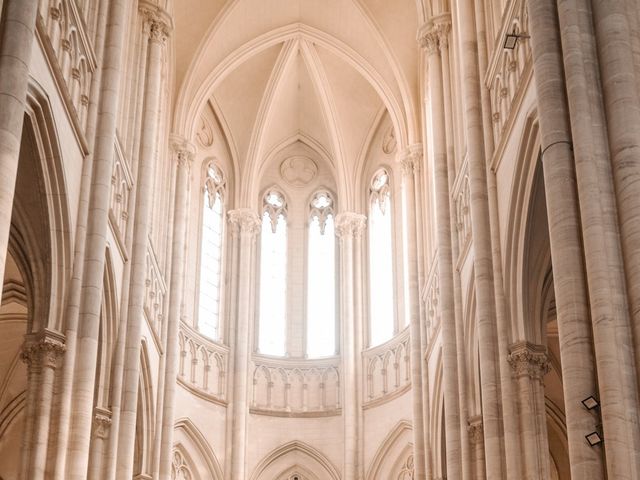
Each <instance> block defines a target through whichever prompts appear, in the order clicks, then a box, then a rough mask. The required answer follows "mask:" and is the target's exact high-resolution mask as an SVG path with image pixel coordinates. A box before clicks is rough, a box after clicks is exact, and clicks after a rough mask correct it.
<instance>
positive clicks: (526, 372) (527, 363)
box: [507, 341, 551, 381]
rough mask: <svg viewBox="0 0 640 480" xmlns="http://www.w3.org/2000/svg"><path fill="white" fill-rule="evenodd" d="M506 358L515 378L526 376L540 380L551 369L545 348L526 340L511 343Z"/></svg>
mask: <svg viewBox="0 0 640 480" xmlns="http://www.w3.org/2000/svg"><path fill="white" fill-rule="evenodd" d="M510 351H511V353H510V354H509V357H508V358H507V360H508V362H509V365H510V366H511V369H512V371H513V374H514V376H515V377H516V378H520V377H523V376H528V377H529V378H531V379H532V380H538V381H542V379H543V378H544V376H545V375H546V374H547V373H549V370H551V365H550V363H549V359H548V357H547V348H546V347H545V346H543V345H535V344H533V343H529V342H526V341H523V342H517V343H514V344H513V345H511V347H510Z"/></svg>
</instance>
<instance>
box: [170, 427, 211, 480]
mask: <svg viewBox="0 0 640 480" xmlns="http://www.w3.org/2000/svg"><path fill="white" fill-rule="evenodd" d="M174 430H175V433H176V435H174V438H175V444H174V448H180V447H181V448H182V451H185V450H186V451H188V452H189V458H190V459H191V465H192V466H193V468H194V470H197V473H198V475H199V476H200V479H201V480H205V479H206V480H209V479H211V480H222V479H223V475H222V467H221V466H220V462H219V461H218V459H217V457H216V455H215V453H214V451H213V449H212V448H211V446H210V445H209V443H208V442H207V440H206V438H205V436H204V435H203V434H202V432H200V430H199V429H198V427H196V425H195V424H194V423H193V422H192V421H191V420H190V419H188V418H181V419H178V420H177V421H176V422H175V426H174Z"/></svg>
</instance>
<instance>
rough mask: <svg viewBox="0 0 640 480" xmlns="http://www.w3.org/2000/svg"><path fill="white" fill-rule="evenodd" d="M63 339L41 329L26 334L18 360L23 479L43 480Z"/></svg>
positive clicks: (56, 334)
mask: <svg viewBox="0 0 640 480" xmlns="http://www.w3.org/2000/svg"><path fill="white" fill-rule="evenodd" d="M64 352H65V346H64V337H62V336H61V335H60V334H58V333H56V332H53V331H50V330H43V331H41V332H39V333H37V334H32V335H27V338H26V340H25V345H24V347H23V351H22V359H23V360H24V362H25V363H26V364H27V401H26V403H27V407H26V415H25V419H26V424H25V430H24V435H23V438H22V442H23V446H22V472H23V478H25V479H27V478H28V479H29V480H39V479H44V478H45V465H46V459H47V446H48V441H49V427H50V423H51V408H52V403H53V383H54V379H55V370H56V367H57V365H58V359H59V358H60V357H61V356H62V354H64Z"/></svg>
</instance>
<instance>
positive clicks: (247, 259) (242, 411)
mask: <svg viewBox="0 0 640 480" xmlns="http://www.w3.org/2000/svg"><path fill="white" fill-rule="evenodd" d="M229 223H230V225H231V233H232V235H233V238H234V243H235V242H238V240H239V243H240V246H239V255H238V265H237V268H236V269H235V272H236V273H235V275H236V276H237V278H238V287H237V297H236V299H235V302H236V334H235V344H234V353H233V355H234V361H233V365H234V370H233V371H232V372H231V375H232V378H233V390H232V391H233V400H232V403H231V410H230V411H229V413H228V418H229V421H230V422H232V424H233V425H232V430H231V445H230V448H231V468H230V473H229V477H228V478H229V479H233V480H235V479H244V478H245V473H246V471H245V468H246V447H247V441H248V439H247V417H248V414H249V403H248V400H249V381H248V378H249V360H250V353H251V349H250V345H251V331H252V329H251V325H252V318H253V317H252V315H251V312H252V304H253V302H252V301H251V299H252V298H253V290H254V288H253V280H252V275H251V274H252V271H253V267H252V266H253V262H254V258H255V240H256V235H257V234H258V233H259V232H260V218H259V217H258V215H257V214H256V213H255V212H254V211H253V210H251V209H249V208H240V209H237V210H231V211H230V212H229ZM233 267H236V266H235V265H234V266H233ZM233 267H232V271H233V270H234V268H233Z"/></svg>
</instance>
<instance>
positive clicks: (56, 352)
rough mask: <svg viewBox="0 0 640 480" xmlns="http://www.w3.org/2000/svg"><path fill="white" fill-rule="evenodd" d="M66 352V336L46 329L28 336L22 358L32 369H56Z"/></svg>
mask: <svg viewBox="0 0 640 480" xmlns="http://www.w3.org/2000/svg"><path fill="white" fill-rule="evenodd" d="M65 351H66V347H65V345H64V336H63V335H62V334H60V333H57V332H54V331H52V330H47V329H45V330H42V331H41V332H39V333H37V334H33V335H28V336H27V338H26V340H25V343H24V346H23V347H22V353H21V358H22V361H23V362H25V363H26V364H27V365H28V366H29V368H32V369H33V368H35V369H39V368H45V367H46V368H56V366H57V364H58V359H59V358H60V357H61V356H62V355H63V354H64V352H65Z"/></svg>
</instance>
